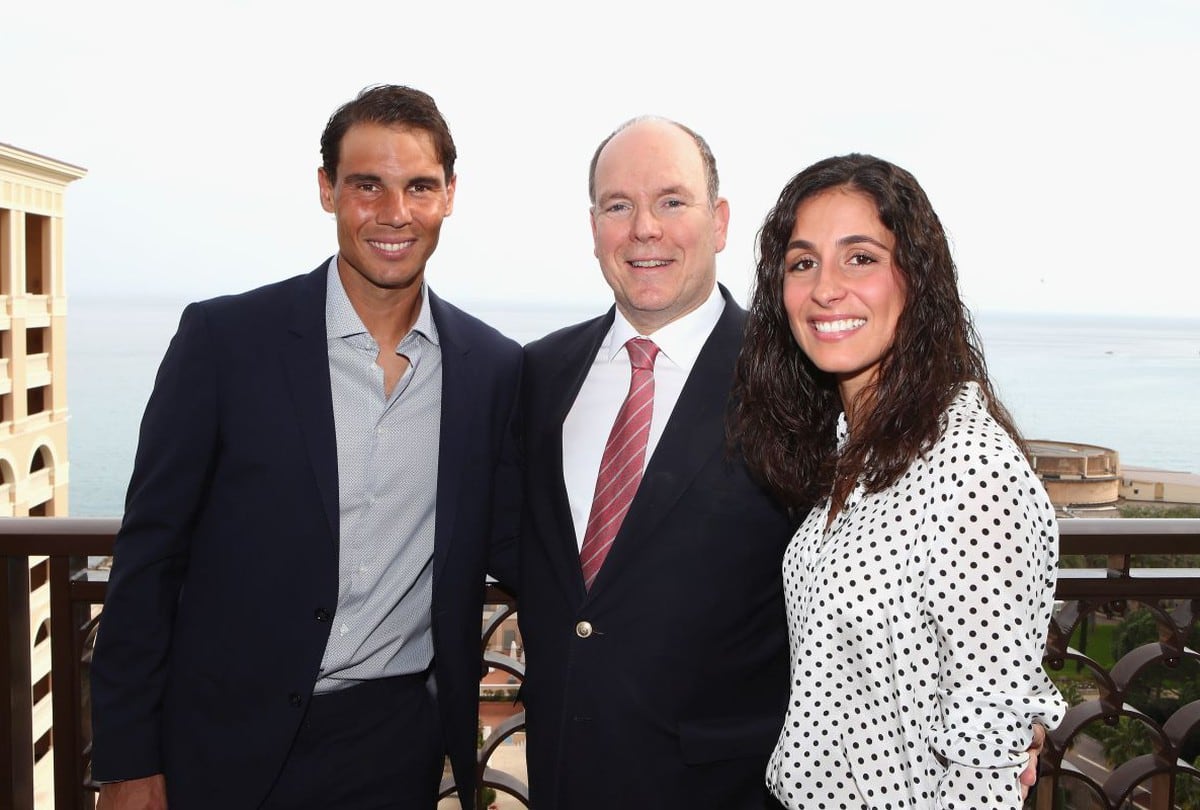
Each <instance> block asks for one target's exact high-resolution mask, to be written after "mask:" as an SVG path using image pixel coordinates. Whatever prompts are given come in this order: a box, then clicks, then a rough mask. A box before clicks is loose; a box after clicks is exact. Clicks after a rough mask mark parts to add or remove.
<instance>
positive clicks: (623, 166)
mask: <svg viewBox="0 0 1200 810" xmlns="http://www.w3.org/2000/svg"><path fill="white" fill-rule="evenodd" d="M595 189H596V200H595V203H594V205H593V206H592V238H593V240H594V243H595V254H596V258H597V259H599V260H600V269H601V271H602V272H603V273H604V279H605V280H606V281H607V282H608V285H609V286H610V287H612V290H613V295H614V296H615V297H616V301H617V307H618V308H619V309H620V310H621V314H622V315H624V316H625V317H626V318H627V319H628V320H629V322H630V323H631V324H633V326H634V327H635V328H636V329H637V330H638V331H639V332H640V333H641V334H643V335H649V334H651V333H653V332H654V331H655V330H656V329H659V328H661V327H663V326H665V325H666V324H668V323H670V322H672V321H674V320H676V319H678V318H680V317H682V316H683V315H686V314H687V313H689V312H691V311H692V310H694V309H696V308H697V307H698V306H700V305H701V304H702V303H704V301H705V299H707V298H708V296H709V293H711V292H712V289H713V285H714V284H716V279H717V253H719V252H720V251H722V250H723V249H724V248H725V232H726V228H727V227H728V224H729V205H728V203H726V202H725V200H722V199H718V200H717V201H716V203H715V204H712V203H710V202H709V199H708V191H707V183H706V177H705V174H704V164H703V162H702V160H701V157H700V152H699V149H698V148H697V146H696V142H695V141H694V140H692V138H691V136H690V135H688V134H687V133H686V132H684V131H683V130H682V129H680V128H679V127H677V126H675V125H673V124H671V123H669V122H666V121H653V120H651V121H641V122H638V123H636V124H632V125H630V126H628V127H626V128H625V129H623V130H621V131H620V132H618V133H617V134H616V135H614V136H613V137H612V140H610V141H609V142H608V144H607V145H606V146H605V147H604V150H603V151H602V152H601V153H600V157H599V159H598V160H597V162H596V174H595Z"/></svg>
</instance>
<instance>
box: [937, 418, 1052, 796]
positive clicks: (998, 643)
mask: <svg viewBox="0 0 1200 810" xmlns="http://www.w3.org/2000/svg"><path fill="white" fill-rule="evenodd" d="M952 433H953V435H952V436H951V438H952V440H953V441H952V444H951V445H950V446H951V448H952V452H948V453H947V454H946V455H945V456H944V457H942V458H941V459H940V463H938V464H936V465H935V467H934V469H936V470H937V472H938V477H937V479H936V481H937V483H936V485H935V495H934V497H935V503H934V504H933V508H932V510H931V514H930V520H929V522H928V523H927V531H928V532H929V534H930V537H929V540H930V548H931V552H930V559H929V569H928V581H927V585H926V594H925V610H926V612H927V614H928V618H929V620H930V621H931V622H932V625H933V628H934V633H935V635H936V638H937V644H938V682H937V705H936V709H935V716H934V722H933V727H932V728H931V729H930V743H931V746H932V748H933V751H934V752H935V753H936V754H937V755H938V757H939V758H940V759H941V760H942V762H943V764H944V765H945V772H944V774H943V776H942V777H941V780H940V784H939V786H938V796H937V807H938V808H954V809H955V810H960V809H963V808H981V807H1011V808H1018V807H1020V806H1021V796H1020V786H1019V781H1018V780H1019V776H1020V773H1021V770H1023V767H1024V765H1025V764H1026V762H1027V761H1028V753H1027V749H1028V747H1029V744H1030V742H1031V739H1032V724H1033V723H1040V724H1042V725H1044V726H1046V727H1047V728H1053V727H1055V726H1057V725H1058V724H1059V723H1060V722H1061V721H1062V716H1063V711H1064V709H1065V704H1064V703H1063V701H1062V699H1061V698H1060V696H1059V694H1058V690H1057V689H1056V688H1055V687H1054V684H1053V683H1052V682H1051V681H1050V679H1049V678H1048V677H1047V676H1046V673H1045V672H1044V671H1043V670H1042V667H1041V660H1042V655H1043V653H1044V650H1045V643H1046V630H1047V628H1048V626H1049V622H1050V613H1051V609H1052V606H1053V595H1054V583H1055V572H1056V564H1057V557H1058V551H1057V544H1058V526H1057V524H1056V522H1055V519H1054V508H1053V506H1052V505H1051V504H1050V502H1049V499H1048V498H1047V496H1046V493H1045V491H1044V490H1043V488H1042V486H1041V483H1040V482H1039V481H1038V480H1037V477H1036V476H1035V475H1034V473H1033V471H1032V470H1031V469H1030V467H1029V465H1028V463H1027V462H1026V461H1025V458H1024V457H1023V456H1022V455H1021V454H1020V452H1019V451H1018V450H1017V448H1016V446H1015V444H1013V443H1012V442H1011V441H1010V440H1008V437H1007V435H1006V434H1005V435H1003V436H1002V438H997V437H995V436H993V435H991V434H990V433H989V435H988V436H987V438H986V439H983V438H980V437H978V436H972V435H970V431H969V429H967V430H964V429H963V426H962V425H961V424H960V425H959V426H958V428H957V429H954V428H952Z"/></svg>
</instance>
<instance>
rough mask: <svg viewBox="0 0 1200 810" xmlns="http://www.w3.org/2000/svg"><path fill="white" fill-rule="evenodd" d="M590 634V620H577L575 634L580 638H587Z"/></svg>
mask: <svg viewBox="0 0 1200 810" xmlns="http://www.w3.org/2000/svg"><path fill="white" fill-rule="evenodd" d="M591 634H592V623H591V622H579V623H578V624H576V625H575V635H577V636H579V637H580V638H587V637H588V636H590V635H591Z"/></svg>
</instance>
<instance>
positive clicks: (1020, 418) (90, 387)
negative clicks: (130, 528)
mask: <svg viewBox="0 0 1200 810" xmlns="http://www.w3.org/2000/svg"><path fill="white" fill-rule="evenodd" d="M186 303H187V302H186V301H181V300H157V299H132V300H131V299H118V298H110V297H98V296H89V295H86V294H84V295H74V296H72V297H71V298H70V300H69V309H68V312H69V315H68V319H67V392H68V409H69V414H70V416H69V420H70V421H69V426H68V430H69V433H68V437H69V438H68V443H69V452H70V469H69V475H70V484H69V486H70V510H69V511H70V514H71V515H74V516H83V517H116V516H119V515H120V514H121V512H122V511H123V503H124V497H125V489H126V486H127V485H128V481H129V474H130V471H131V470H132V467H133V455H134V450H135V449H136V443H137V430H138V425H139V423H140V420H141V415H142V410H143V409H144V408H145V404H146V400H147V398H148V397H149V394H150V390H151V388H152V386H153V382H154V375H155V373H156V371H157V368H158V364H159V362H160V361H161V360H162V355H163V353H164V352H165V351H166V348H167V344H168V342H169V341H170V338H171V336H172V335H173V334H174V332H175V327H176V325H177V324H178V320H179V315H180V313H181V312H182V310H183V307H184V306H185V305H186ZM463 308H464V309H466V310H467V311H469V312H471V313H472V314H474V315H476V316H477V317H480V318H482V319H483V320H484V321H486V322H488V323H490V324H491V325H493V326H495V327H496V328H497V329H499V330H500V331H501V332H503V333H504V334H506V335H508V336H509V337H511V338H513V339H514V340H516V341H517V342H519V343H528V342H529V341H531V340H534V339H536V338H538V337H541V336H542V335H545V334H547V333H549V332H551V331H554V330H555V329H558V328H560V327H563V326H567V325H569V324H572V323H577V322H579V321H581V320H585V319H587V318H589V317H593V316H595V315H597V314H599V312H598V311H597V309H596V308H595V307H587V306H583V305H570V306H528V305H524V306H523V305H516V306H514V305H496V304H486V303H476V304H475V305H474V306H472V305H471V304H470V303H464V304H463ZM975 318H976V327H977V329H978V331H979V333H980V337H981V339H982V341H983V347H984V352H985V355H986V357H987V362H988V369H989V372H990V374H991V377H992V381H993V383H994V384H995V386H996V389H997V391H998V393H999V394H1000V397H1001V398H1002V399H1003V401H1004V403H1005V405H1006V406H1007V407H1008V408H1009V410H1010V411H1011V412H1012V414H1013V416H1014V417H1015V419H1016V422H1017V425H1018V427H1019V428H1020V430H1021V432H1022V433H1023V434H1024V435H1025V437H1026V438H1028V439H1042V440H1052V441H1063V442H1076V443H1080V444H1093V445H1098V446H1101V447H1107V448H1111V449H1113V450H1116V451H1117V452H1118V453H1119V455H1120V459H1121V463H1122V464H1125V465H1129V466H1137V467H1151V468H1156V469H1164V470H1175V471H1184V472H1200V419H1197V418H1196V414H1197V405H1196V403H1197V402H1198V401H1200V319H1179V318H1152V317H1136V316H1129V317H1116V316H1108V315H1104V316H1098V315H1047V314H1042V313H1038V314H1019V313H1007V312H986V311H985V312H980V313H977V314H976V316H975Z"/></svg>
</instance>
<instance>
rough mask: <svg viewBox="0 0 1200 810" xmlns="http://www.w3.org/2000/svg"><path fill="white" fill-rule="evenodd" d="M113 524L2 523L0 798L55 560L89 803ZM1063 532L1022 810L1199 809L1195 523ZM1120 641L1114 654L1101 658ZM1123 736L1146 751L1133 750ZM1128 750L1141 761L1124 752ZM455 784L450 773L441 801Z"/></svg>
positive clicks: (77, 750)
mask: <svg viewBox="0 0 1200 810" xmlns="http://www.w3.org/2000/svg"><path fill="white" fill-rule="evenodd" d="M117 525H118V522H117V521H116V520H115V519H85V518H5V519H0V561H2V562H3V564H4V577H3V579H2V580H0V604H2V605H3V606H4V609H5V620H4V621H3V622H0V650H4V651H6V652H7V655H8V662H7V664H8V665H7V666H6V667H4V668H0V695H8V696H9V699H8V700H7V701H0V728H2V729H4V730H5V731H4V732H3V733H2V734H0V791H2V792H0V806H8V807H12V808H14V810H32V808H33V807H34V776H33V775H34V769H35V756H36V753H35V751H34V748H33V746H32V745H31V734H32V730H33V720H32V718H33V705H34V700H33V692H34V688H33V687H34V684H32V683H31V661H30V650H31V649H32V639H31V637H30V622H29V619H30V600H29V591H30V587H29V586H30V568H29V558H30V557H34V558H37V557H43V556H44V557H48V558H49V561H48V564H49V570H48V574H47V586H48V588H49V591H50V596H49V600H50V622H51V667H52V681H53V685H54V688H53V690H52V692H51V702H52V713H53V755H54V758H53V795H54V800H53V807H54V808H56V810H63V809H65V808H71V809H72V810H76V809H78V808H91V807H92V806H93V804H94V800H95V792H94V790H95V788H94V786H93V785H91V784H90V782H89V761H90V722H89V707H88V692H87V675H86V673H87V668H88V665H89V661H90V656H91V648H92V642H93V639H94V637H95V628H96V624H97V616H98V613H99V607H100V606H101V605H102V604H103V600H104V589H105V580H106V578H107V577H106V572H104V571H96V570H94V569H91V568H89V567H88V564H87V563H88V560H89V559H96V558H103V557H107V556H108V555H109V554H110V553H111V551H112V542H113V536H114V534H115V532H116V529H117ZM1061 527H1062V536H1061V542H1060V550H1061V553H1062V554H1063V555H1064V559H1065V560H1066V559H1068V558H1067V555H1080V557H1074V556H1072V557H1070V558H1069V559H1070V563H1072V564H1077V565H1079V566H1080V567H1063V568H1061V569H1060V571H1059V578H1058V588H1057V597H1058V599H1059V600H1060V604H1059V607H1058V610H1057V611H1056V613H1055V617H1054V620H1053V621H1052V622H1051V626H1050V628H1049V633H1048V643H1047V648H1046V658H1045V661H1046V666H1047V669H1048V671H1050V672H1051V674H1052V675H1054V676H1055V677H1056V679H1057V680H1058V681H1059V683H1060V685H1061V686H1062V688H1063V691H1064V694H1066V695H1067V696H1068V698H1069V699H1071V702H1072V703H1073V704H1074V705H1073V706H1072V708H1071V709H1070V710H1069V711H1068V713H1067V717H1066V720H1065V721H1064V722H1063V724H1062V725H1061V726H1060V727H1059V728H1058V729H1056V730H1055V731H1053V732H1051V734H1050V735H1049V739H1048V741H1047V745H1046V749H1045V751H1044V753H1043V755H1042V758H1041V764H1040V778H1039V782H1038V786H1037V788H1036V789H1035V791H1034V792H1033V794H1032V795H1031V797H1030V800H1029V802H1028V803H1027V806H1028V807H1033V808H1038V810H1049V808H1053V807H1076V808H1105V810H1124V808H1146V810H1172V808H1176V807H1183V808H1186V807H1194V806H1200V804H1194V803H1193V802H1198V801H1200V798H1197V797H1200V772H1198V771H1197V770H1196V768H1195V767H1194V765H1193V764H1191V762H1190V761H1189V760H1193V761H1194V760H1195V759H1196V757H1197V756H1198V755H1200V652H1197V645H1196V644H1195V643H1193V642H1189V641H1188V637H1189V635H1193V637H1194V635H1195V634H1196V633H1197V632H1198V631H1197V621H1196V619H1197V616H1198V615H1200V562H1195V561H1193V562H1192V563H1191V564H1192V567H1183V568H1179V567H1176V568H1163V567H1147V566H1146V561H1147V560H1149V561H1150V562H1154V557H1155V556H1157V555H1200V520H1143V519H1139V520H1116V519H1112V520H1097V519H1093V520H1087V519H1077V520H1064V521H1063V522H1062V523H1061ZM1082 555H1086V557H1083V556H1082ZM1196 559H1197V560H1200V557H1197V558H1196ZM488 602H489V605H488V606H487V607H486V608H485V614H484V617H485V621H484V623H483V632H482V638H481V651H482V661H483V664H484V665H485V670H486V668H491V669H492V670H493V671H494V670H499V671H502V672H505V673H507V676H508V678H509V679H510V680H513V681H517V682H519V681H520V680H521V679H522V678H523V676H524V670H523V667H522V665H521V663H520V661H519V660H518V656H514V655H511V654H506V652H504V651H503V645H499V644H498V643H497V641H496V639H495V638H494V637H495V635H496V634H497V633H498V632H499V630H500V628H501V627H502V626H505V620H506V619H508V618H511V616H512V615H513V613H514V611H515V606H514V605H513V603H512V601H511V600H510V599H509V598H508V597H507V595H505V594H504V593H503V592H502V591H500V590H499V589H496V588H491V589H489V592H488ZM1135 620H1136V621H1135ZM1138 627H1140V632H1141V636H1139V635H1138V632H1139V631H1138V630H1137V628H1138ZM1147 633H1148V634H1149V636H1150V638H1149V639H1147V638H1146V634H1147ZM1110 638H1111V639H1113V641H1112V643H1111V644H1110V645H1109V646H1108V647H1106V646H1105V641H1107V640H1108V639H1110ZM1118 640H1119V641H1120V644H1118V643H1117V641H1118ZM1121 644H1123V645H1124V646H1121ZM513 646H514V647H515V646H516V644H515V642H513ZM1118 647H1120V652H1121V654H1120V655H1119V657H1118V656H1117V655H1116V653H1115V652H1113V653H1112V654H1111V655H1110V654H1109V653H1110V652H1111V650H1115V649H1117V648H1118ZM1110 648H1111V649H1110ZM1111 658H1115V659H1116V660H1112V661H1111V662H1110V659H1111ZM507 687H508V685H506V688H507ZM1122 718H1126V719H1125V720H1122ZM523 728H524V715H523V714H521V713H516V714H512V715H511V716H509V717H507V718H506V719H504V720H502V721H501V722H499V723H498V724H497V725H496V726H495V728H493V729H492V730H491V732H490V734H489V735H488V736H487V737H486V739H484V740H483V741H482V746H481V749H480V753H479V769H480V776H481V783H482V784H483V785H484V786H485V787H490V788H492V789H494V790H497V791H499V792H500V793H503V794H506V795H507V796H509V797H511V799H510V801H513V802H515V803H516V804H518V805H519V806H527V804H528V802H527V798H526V794H527V791H526V790H525V785H524V782H523V779H522V777H520V776H519V775H517V774H514V773H511V772H507V771H505V770H503V769H502V768H500V767H498V766H496V765H495V761H496V759H497V758H498V757H497V752H498V750H499V748H500V746H501V745H502V744H503V743H505V742H511V741H512V740H513V739H514V735H516V736H519V735H520V733H521V732H522V731H523ZM1131 728H1132V729H1134V731H1133V732H1130V731H1129V729H1131ZM1127 737H1133V738H1134V739H1135V742H1137V741H1140V743H1139V744H1140V745H1141V748H1140V749H1139V748H1137V746H1136V745H1134V747H1133V748H1130V746H1129V743H1128V741H1127V740H1126V738H1127ZM1122 745H1124V746H1125V747H1124V748H1122ZM1122 750H1126V751H1133V752H1134V754H1135V755H1132V756H1128V757H1127V758H1122V755H1121V753H1120V752H1121V751H1122ZM1106 752H1108V753H1106ZM1106 758H1107V759H1113V758H1115V759H1116V760H1118V761H1115V762H1111V763H1110V762H1108V761H1105V760H1106ZM452 791H453V784H452V783H450V782H449V781H447V782H445V783H444V784H443V795H448V794H450V793H451V792H452ZM42 810H45V808H43V809H42Z"/></svg>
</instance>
